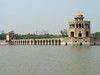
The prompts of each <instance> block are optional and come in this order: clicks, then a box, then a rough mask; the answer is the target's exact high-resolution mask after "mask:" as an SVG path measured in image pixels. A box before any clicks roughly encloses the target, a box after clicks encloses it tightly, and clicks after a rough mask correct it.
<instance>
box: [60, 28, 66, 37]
mask: <svg viewBox="0 0 100 75" xmlns="http://www.w3.org/2000/svg"><path fill="white" fill-rule="evenodd" d="M60 33H61V35H62V37H67V30H66V29H63V30H61V31H60Z"/></svg>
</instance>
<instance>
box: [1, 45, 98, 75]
mask: <svg viewBox="0 0 100 75" xmlns="http://www.w3.org/2000/svg"><path fill="white" fill-rule="evenodd" d="M0 75H100V46H0Z"/></svg>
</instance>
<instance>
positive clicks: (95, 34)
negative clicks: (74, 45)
mask: <svg viewBox="0 0 100 75" xmlns="http://www.w3.org/2000/svg"><path fill="white" fill-rule="evenodd" d="M92 35H93V37H100V32H95V33H93V34H92Z"/></svg>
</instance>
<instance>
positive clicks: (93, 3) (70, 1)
mask: <svg viewBox="0 0 100 75" xmlns="http://www.w3.org/2000/svg"><path fill="white" fill-rule="evenodd" d="M79 12H81V13H82V14H83V15H84V17H85V18H86V19H87V20H90V21H91V32H97V31H100V0H0V31H5V32H9V31H11V30H13V31H15V32H16V33H44V32H47V33H53V34H58V33H59V32H60V30H63V29H67V30H68V27H69V25H68V22H69V21H71V20H73V18H74V16H75V15H76V14H77V13H79Z"/></svg>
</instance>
